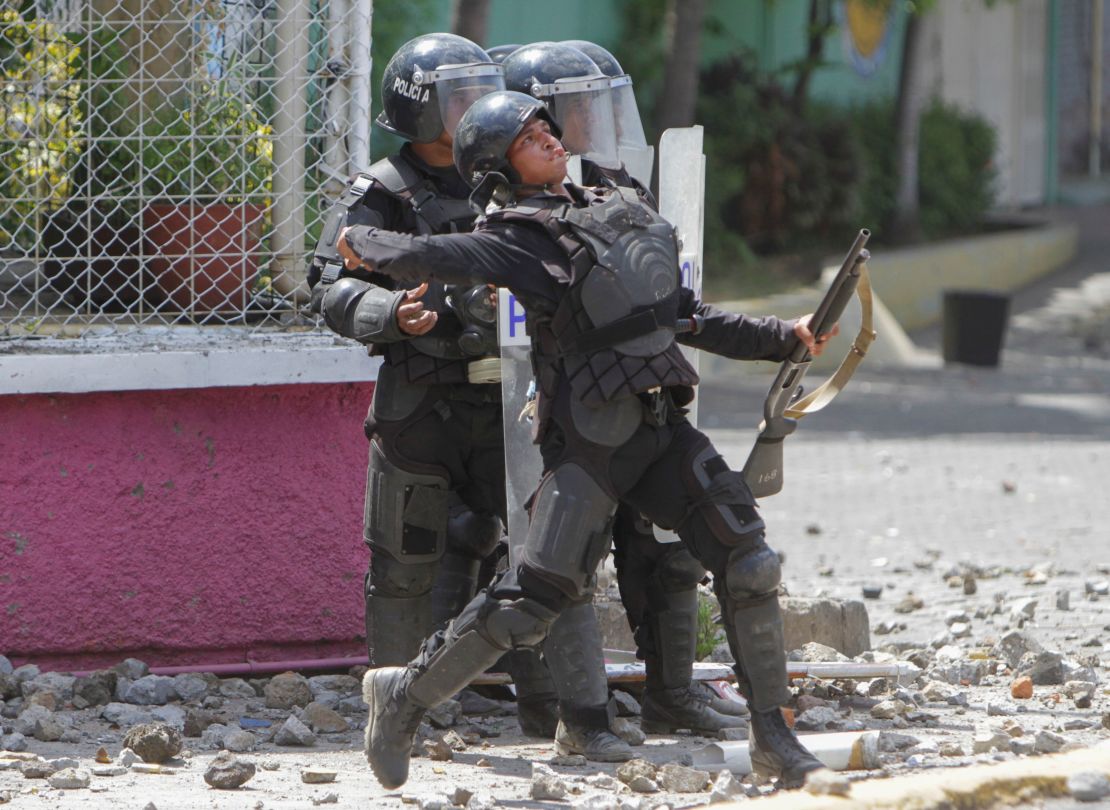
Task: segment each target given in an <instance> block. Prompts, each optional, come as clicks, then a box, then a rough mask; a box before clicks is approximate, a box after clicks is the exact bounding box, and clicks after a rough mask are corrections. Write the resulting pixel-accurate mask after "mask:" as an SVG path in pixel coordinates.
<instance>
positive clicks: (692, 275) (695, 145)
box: [659, 126, 705, 424]
mask: <svg viewBox="0 0 1110 810" xmlns="http://www.w3.org/2000/svg"><path fill="white" fill-rule="evenodd" d="M701 150H702V128H701V127H700V126H693V127H682V128H676V129H668V130H667V131H666V132H664V133H663V137H662V138H660V139H659V213H660V214H662V215H663V218H664V219H666V220H667V221H668V222H670V223H671V224H672V225H674V226H675V230H677V232H678V246H679V247H678V250H679V253H678V262H679V266H680V267H681V269H682V286H683V287H689V288H690V289H692V290H693V291H694V292H695V293H697V295H698V297H699V298H700V297H701V276H702V266H701V257H702V230H703V225H704V221H705V155H703V154H702V151H701ZM682 351H683V353H684V354H685V355H686V358H687V359H688V360H689V361H690V363H691V364H693V366H694V368H695V369H696V368H697V367H698V354H697V351H695V350H694V349H691V348H689V347H687V346H683V347H682ZM690 407H691V411H690V421H691V423H693V424H697V410H696V409H697V399H695V400H694V402H693V403H692V404H691V406H690Z"/></svg>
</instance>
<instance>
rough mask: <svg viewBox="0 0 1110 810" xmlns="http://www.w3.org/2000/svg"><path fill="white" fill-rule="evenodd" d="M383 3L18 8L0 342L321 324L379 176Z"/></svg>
mask: <svg viewBox="0 0 1110 810" xmlns="http://www.w3.org/2000/svg"><path fill="white" fill-rule="evenodd" d="M371 7H372V3H371V0H330V2H329V3H324V2H322V0H24V2H23V3H22V5H21V6H18V7H13V6H12V5H10V4H9V5H4V6H2V7H0V9H2V10H0V71H2V74H0V335H3V336H5V337H7V338H17V339H18V338H21V337H28V336H83V335H89V334H103V333H104V332H106V331H107V332H116V331H124V330H128V331H134V330H144V329H149V328H150V327H152V326H158V327H164V326H166V325H173V324H189V325H195V324H206V325H218V324H237V325H239V326H240V327H241V326H242V325H249V326H250V327H251V328H252V329H259V330H261V329H266V328H289V327H290V326H300V327H305V326H309V327H314V326H315V324H316V321H315V320H314V319H313V318H312V316H311V315H310V313H308V312H306V311H305V310H304V309H303V306H304V302H305V298H304V288H303V278H304V272H305V265H306V261H307V252H308V251H310V250H311V248H312V245H313V244H314V242H315V238H316V235H317V233H318V231H319V227H320V214H321V212H322V210H324V209H326V207H327V203H328V198H329V196H330V195H334V194H336V193H338V191H340V190H341V189H342V187H343V183H344V181H345V179H346V178H347V177H348V176H349V175H350V174H351V173H352V172H353V171H355V170H357V169H361V168H365V166H366V165H368V163H369V155H368V141H369V121H370V115H369V103H370V84H369V68H370V56H369V44H370V43H369V37H370V10H371Z"/></svg>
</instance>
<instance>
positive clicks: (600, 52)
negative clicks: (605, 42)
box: [563, 39, 625, 79]
mask: <svg viewBox="0 0 1110 810" xmlns="http://www.w3.org/2000/svg"><path fill="white" fill-rule="evenodd" d="M563 44H564V45H570V46H571V47H572V48H577V49H578V50H580V51H582V53H584V54H586V56H588V57H590V59H592V60H593V63H594V64H595V65H597V66H598V68H600V70H601V72H602V73H604V74H605V75H606V76H608V77H609V78H610V79H615V78H616V77H617V76H623V75H625V73H624V69H623V68H622V67H621V63H620V62H618V61H617V57H615V56H613V54H611V53H610V52H609V51H607V50H605V48H602V47H601V46H600V45H598V44H597V43H596V42H590V41H589V40H588V39H566V40H563Z"/></svg>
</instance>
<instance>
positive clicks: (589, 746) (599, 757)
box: [555, 720, 633, 762]
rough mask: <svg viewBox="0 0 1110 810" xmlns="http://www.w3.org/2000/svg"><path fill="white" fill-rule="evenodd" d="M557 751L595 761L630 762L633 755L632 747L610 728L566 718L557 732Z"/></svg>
mask: <svg viewBox="0 0 1110 810" xmlns="http://www.w3.org/2000/svg"><path fill="white" fill-rule="evenodd" d="M555 753H556V754H558V755H559V756H562V757H565V756H569V755H571V754H581V755H582V756H584V757H585V758H586V759H588V760H591V761H593V762H628V760H630V759H632V756H633V754H632V747H631V746H630V745H629V744H628V743H626V742H625V741H624V740H622V739H621V738H620V737H618V736H617V735H616V734H614V733H613V732H611V731H610V730H609V729H608V728H598V727H597V726H595V725H593V724H590V725H586V724H582V723H576V722H573V721H571V722H569V723H568V722H567V721H566V720H560V721H559V728H558V729H557V730H556V732H555Z"/></svg>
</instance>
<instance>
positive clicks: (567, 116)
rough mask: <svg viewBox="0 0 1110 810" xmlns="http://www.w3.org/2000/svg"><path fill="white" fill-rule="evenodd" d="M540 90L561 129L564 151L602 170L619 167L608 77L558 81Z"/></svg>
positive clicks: (615, 128)
mask: <svg viewBox="0 0 1110 810" xmlns="http://www.w3.org/2000/svg"><path fill="white" fill-rule="evenodd" d="M540 90H541V92H542V93H543V94H544V96H545V97H546V98H547V99H548V103H549V108H550V109H551V111H552V117H554V119H555V123H556V124H558V125H559V127H560V128H561V129H562V130H563V137H562V139H561V140H562V142H563V146H564V147H565V148H566V150H567V152H569V153H571V154H573V155H580V156H581V157H583V158H585V159H586V160H592V161H593V162H594V163H596V164H597V165H598V166H601V167H602V168H605V169H616V168H619V167H620V157H619V155H618V153H617V125H616V121H615V120H614V118H613V99H612V95H611V93H610V91H609V79H608V78H606V77H604V76H602V77H590V78H571V79H558V80H556V81H555V82H554V83H553V84H550V85H546V86H545V87H542V88H540ZM547 91H550V92H547ZM533 94H535V88H533Z"/></svg>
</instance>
